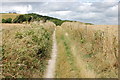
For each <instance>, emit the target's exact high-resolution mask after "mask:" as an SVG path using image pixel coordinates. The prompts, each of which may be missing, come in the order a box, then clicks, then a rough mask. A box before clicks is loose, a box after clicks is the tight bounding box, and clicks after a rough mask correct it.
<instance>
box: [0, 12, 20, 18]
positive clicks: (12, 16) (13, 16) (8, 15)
mask: <svg viewBox="0 0 120 80" xmlns="http://www.w3.org/2000/svg"><path fill="white" fill-rule="evenodd" d="M0 15H2V19H7V18H12V19H15V18H16V17H17V16H19V15H20V14H15V13H4V14H3V13H2V14H0Z"/></svg>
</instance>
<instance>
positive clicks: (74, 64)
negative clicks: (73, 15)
mask: <svg viewBox="0 0 120 80" xmlns="http://www.w3.org/2000/svg"><path fill="white" fill-rule="evenodd" d="M76 24H79V26H78V25H76ZM117 32H118V30H117V26H114V27H113V26H96V25H95V26H94V25H81V24H80V23H77V22H74V23H73V22H72V23H70V22H65V23H63V24H62V25H61V27H58V28H57V34H56V35H57V42H58V49H59V50H58V58H57V64H56V66H57V68H56V77H57V78H71V77H79V78H117V77H118V73H117V71H118V61H117V58H118V36H117Z"/></svg>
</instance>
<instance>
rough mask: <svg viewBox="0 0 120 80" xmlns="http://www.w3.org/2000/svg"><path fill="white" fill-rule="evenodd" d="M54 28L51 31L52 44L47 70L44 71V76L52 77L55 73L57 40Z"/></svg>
mask: <svg viewBox="0 0 120 80" xmlns="http://www.w3.org/2000/svg"><path fill="white" fill-rule="evenodd" d="M55 33H56V29H55V31H54V33H53V46H52V54H51V59H50V60H49V61H48V66H47V70H46V73H45V76H44V77H45V78H54V75H55V64H56V58H57V42H56V35H55Z"/></svg>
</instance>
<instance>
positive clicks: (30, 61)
mask: <svg viewBox="0 0 120 80" xmlns="http://www.w3.org/2000/svg"><path fill="white" fill-rule="evenodd" d="M2 28H3V29H2V77H3V78H4V77H5V78H9V77H13V78H38V77H39V78H40V77H42V76H43V73H44V71H45V69H46V65H47V60H48V59H49V58H50V53H51V48H52V38H51V36H52V33H53V31H54V24H52V23H51V22H47V23H45V24H41V23H31V24H2Z"/></svg>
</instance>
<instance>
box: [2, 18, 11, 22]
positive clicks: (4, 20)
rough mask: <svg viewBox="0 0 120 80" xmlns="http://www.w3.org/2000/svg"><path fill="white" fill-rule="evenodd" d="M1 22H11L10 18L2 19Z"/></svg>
mask: <svg viewBox="0 0 120 80" xmlns="http://www.w3.org/2000/svg"><path fill="white" fill-rule="evenodd" d="M2 23H12V18H8V19H2Z"/></svg>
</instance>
